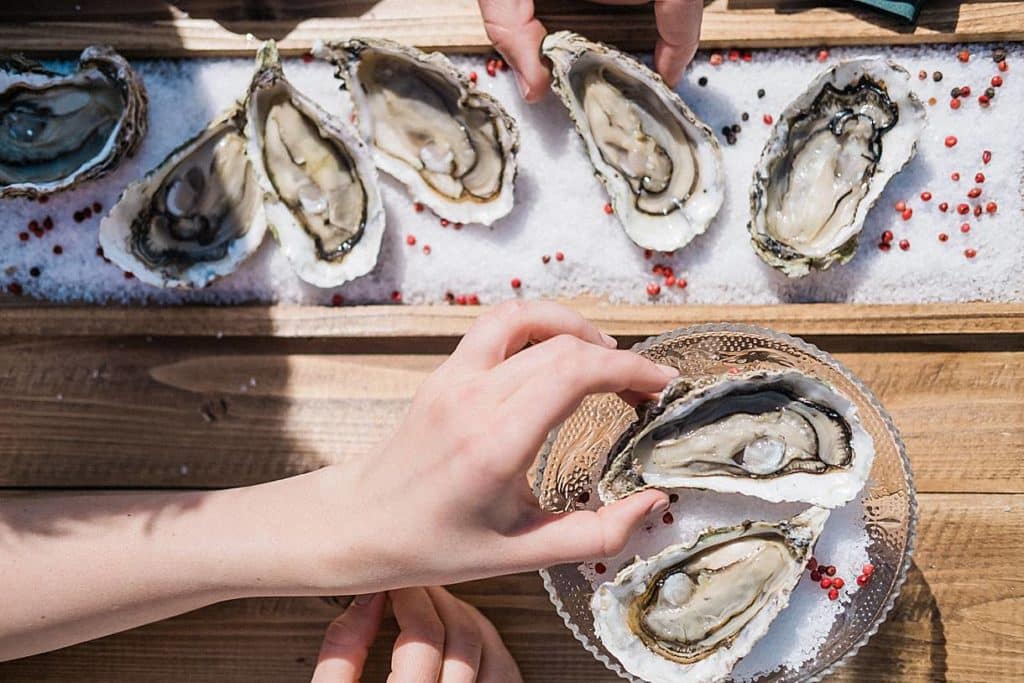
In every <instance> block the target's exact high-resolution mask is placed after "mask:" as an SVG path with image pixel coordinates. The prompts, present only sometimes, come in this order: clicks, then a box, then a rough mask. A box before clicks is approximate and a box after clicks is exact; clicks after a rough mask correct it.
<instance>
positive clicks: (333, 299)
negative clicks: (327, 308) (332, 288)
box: [331, 294, 344, 306]
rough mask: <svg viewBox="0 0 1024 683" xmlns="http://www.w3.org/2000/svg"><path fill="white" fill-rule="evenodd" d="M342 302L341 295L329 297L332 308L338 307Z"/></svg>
mask: <svg viewBox="0 0 1024 683" xmlns="http://www.w3.org/2000/svg"><path fill="white" fill-rule="evenodd" d="M342 301H344V299H342V297H341V294H334V295H332V296H331V305H332V306H340V305H341V302H342Z"/></svg>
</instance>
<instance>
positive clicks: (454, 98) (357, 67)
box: [314, 38, 519, 225]
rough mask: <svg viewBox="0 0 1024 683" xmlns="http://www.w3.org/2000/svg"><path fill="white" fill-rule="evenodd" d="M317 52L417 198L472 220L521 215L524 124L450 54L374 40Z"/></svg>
mask: <svg viewBox="0 0 1024 683" xmlns="http://www.w3.org/2000/svg"><path fill="white" fill-rule="evenodd" d="M314 52H315V53H316V54H317V55H318V56H321V57H323V58H325V59H328V60H329V61H331V62H332V63H333V64H334V65H335V66H336V67H337V73H336V75H337V77H338V78H339V79H341V81H342V88H343V89H344V90H347V91H348V92H349V94H350V95H351V97H352V102H353V105H354V106H355V114H356V119H357V122H358V125H359V130H360V132H361V133H362V135H363V137H364V138H365V139H366V140H368V141H369V143H370V145H371V147H372V148H373V153H374V158H375V160H376V162H377V166H378V167H379V168H380V169H381V170H382V171H384V172H385V173H387V174H389V175H391V176H393V177H395V178H396V179H398V180H399V181H400V182H402V183H403V184H404V185H405V186H406V188H407V189H408V191H409V193H410V194H411V195H412V198H413V199H414V200H415V201H418V202H422V203H423V204H425V205H427V206H429V207H430V208H431V209H432V210H433V211H434V212H435V213H437V214H438V215H439V216H441V217H442V218H446V219H448V220H451V221H457V222H462V223H482V224H484V225H491V224H493V223H494V222H495V221H496V220H498V219H499V218H501V217H502V216H505V215H506V214H507V213H508V212H509V211H511V210H512V204H513V185H514V182H515V177H516V154H517V153H518V151H519V127H518V126H517V125H516V122H515V120H514V119H513V118H512V117H511V116H510V115H509V114H508V112H506V111H505V109H504V107H502V106H501V104H500V103H499V102H498V100H496V99H495V98H494V97H492V96H491V95H489V94H487V93H484V92H480V91H478V90H477V89H476V88H475V87H474V86H473V84H472V83H470V81H469V80H468V79H467V78H466V77H465V76H464V75H462V73H461V72H459V70H458V69H456V68H455V67H454V66H453V65H452V63H451V62H450V61H448V58H447V57H445V56H444V55H443V54H441V53H440V52H433V53H430V54H427V53H424V52H421V51H420V50H417V49H415V48H412V47H408V46H406V45H401V44H399V43H395V42H392V41H389V40H381V39H368V38H367V39H352V40H348V41H345V42H341V43H318V45H317V46H316V47H315V48H314Z"/></svg>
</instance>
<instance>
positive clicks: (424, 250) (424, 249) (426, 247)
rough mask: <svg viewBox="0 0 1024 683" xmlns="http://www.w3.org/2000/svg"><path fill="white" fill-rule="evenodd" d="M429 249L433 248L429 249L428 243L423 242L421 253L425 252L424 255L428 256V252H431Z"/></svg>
mask: <svg viewBox="0 0 1024 683" xmlns="http://www.w3.org/2000/svg"><path fill="white" fill-rule="evenodd" d="M431 251H433V249H431V248H430V245H429V244H424V245H423V253H424V254H425V255H426V256H430V252H431Z"/></svg>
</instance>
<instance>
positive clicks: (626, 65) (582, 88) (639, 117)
mask: <svg viewBox="0 0 1024 683" xmlns="http://www.w3.org/2000/svg"><path fill="white" fill-rule="evenodd" d="M542 51H543V53H544V54H545V55H546V56H547V57H548V58H549V59H551V62H552V64H553V69H552V77H553V78H552V88H553V89H554V90H555V92H556V93H557V94H558V95H559V97H560V98H561V99H562V102H563V103H564V104H565V106H566V108H567V109H568V110H569V115H570V117H571V118H572V120H573V123H574V124H575V126H576V130H577V131H578V132H579V134H580V136H581V137H582V138H583V142H584V144H585V145H586V148H587V153H588V155H589V157H590V160H591V163H592V164H593V166H594V169H595V172H596V174H597V176H598V178H600V180H601V182H603V183H604V185H605V187H606V188H607V190H608V195H609V197H610V198H611V203H612V206H613V207H614V209H615V214H616V216H617V217H618V218H619V220H620V221H621V222H622V226H623V228H624V229H625V231H626V234H627V235H628V236H629V237H630V239H632V240H633V241H634V242H635V243H636V244H638V245H639V246H641V247H644V248H646V249H655V250H659V251H674V250H675V249H678V248H680V247H683V246H685V245H686V244H688V243H689V242H690V240H692V239H693V238H694V237H695V236H696V235H699V234H701V233H703V232H704V231H705V230H706V229H707V227H708V225H709V224H710V223H711V221H712V220H713V219H714V217H715V215H716V214H717V213H718V210H719V209H720V208H721V206H722V201H723V199H724V187H725V186H724V179H723V176H722V160H721V151H720V150H719V147H718V142H717V140H716V139H715V137H714V135H713V134H712V132H711V130H710V129H709V128H708V127H707V126H706V125H705V124H704V123H702V122H700V121H699V120H698V119H697V118H696V116H694V114H693V112H692V111H690V109H689V108H688V107H687V106H686V104H684V103H683V101H682V100H681V99H680V98H679V96H678V95H677V94H676V93H675V92H674V91H673V90H672V89H671V88H669V87H668V86H667V85H665V83H664V82H663V81H662V80H661V78H660V77H659V76H658V75H657V74H655V73H654V72H652V71H651V70H650V69H648V68H647V67H645V66H644V65H642V64H640V62H638V61H636V60H635V59H633V58H632V57H629V56H628V55H625V54H623V53H621V52H618V51H617V50H615V49H613V48H611V47H608V46H607V45H603V44H601V43H594V42H591V41H588V40H587V39H585V38H583V37H582V36H579V35H577V34H575V33H571V32H568V31H562V32H559V33H553V34H551V35H549V36H548V37H547V38H545V40H544V43H543V47H542Z"/></svg>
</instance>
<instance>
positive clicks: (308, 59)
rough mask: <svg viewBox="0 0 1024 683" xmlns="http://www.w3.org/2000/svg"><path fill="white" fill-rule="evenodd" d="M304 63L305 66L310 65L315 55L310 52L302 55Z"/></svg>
mask: <svg viewBox="0 0 1024 683" xmlns="http://www.w3.org/2000/svg"><path fill="white" fill-rule="evenodd" d="M302 61H303V63H304V64H309V63H310V62H312V61H313V55H312V54H311V53H309V52H307V53H305V54H303V55H302Z"/></svg>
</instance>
